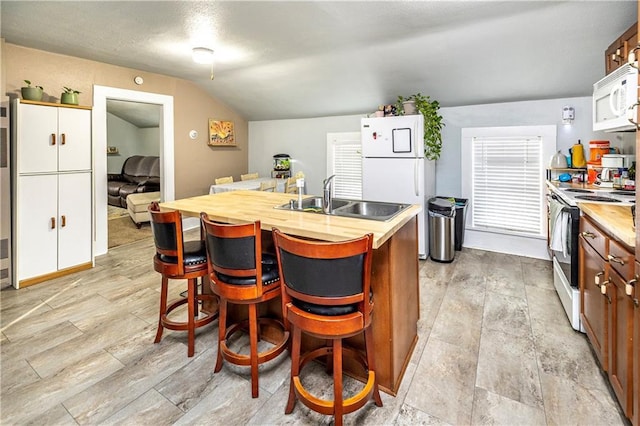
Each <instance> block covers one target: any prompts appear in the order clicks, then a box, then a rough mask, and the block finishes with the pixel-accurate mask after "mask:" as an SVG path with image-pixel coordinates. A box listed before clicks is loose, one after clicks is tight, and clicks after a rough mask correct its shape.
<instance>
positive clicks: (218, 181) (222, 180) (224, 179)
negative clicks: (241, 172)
mask: <svg viewBox="0 0 640 426" xmlns="http://www.w3.org/2000/svg"><path fill="white" fill-rule="evenodd" d="M215 182H216V185H220V184H221V183H233V176H225V177H221V178H217V179H216V180H215Z"/></svg>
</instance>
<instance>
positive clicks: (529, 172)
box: [471, 137, 544, 236]
mask: <svg viewBox="0 0 640 426" xmlns="http://www.w3.org/2000/svg"><path fill="white" fill-rule="evenodd" d="M542 152H543V145H542V138H541V137H505V138H499V137H491V138H480V137H474V138H472V200H473V210H472V218H471V219H472V226H473V227H475V228H485V229H487V230H503V231H510V232H518V233H523V234H528V235H535V236H540V235H542V234H543V232H544V231H543V229H542V228H543V221H542V220H541V212H542V208H541V203H542V200H543V197H542V190H543V187H542V177H543V176H544V173H543V170H542Z"/></svg>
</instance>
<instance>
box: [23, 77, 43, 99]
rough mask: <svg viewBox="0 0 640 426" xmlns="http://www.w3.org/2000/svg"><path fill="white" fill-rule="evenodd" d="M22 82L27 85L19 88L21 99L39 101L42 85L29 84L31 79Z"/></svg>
mask: <svg viewBox="0 0 640 426" xmlns="http://www.w3.org/2000/svg"><path fill="white" fill-rule="evenodd" d="M24 82H25V83H26V84H27V85H26V86H25V87H21V88H20V93H21V94H22V99H25V100H27V101H41V100H42V94H43V90H44V89H43V88H42V86H31V81H29V80H24Z"/></svg>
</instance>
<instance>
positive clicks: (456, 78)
mask: <svg viewBox="0 0 640 426" xmlns="http://www.w3.org/2000/svg"><path fill="white" fill-rule="evenodd" d="M0 7H1V9H0V10H1V13H2V22H1V23H2V27H1V32H0V34H1V36H2V37H3V38H4V39H5V41H6V42H8V43H14V44H18V45H21V46H26V47H32V48H36V49H41V50H46V51H49V52H55V53H60V54H66V55H71V56H76V57H81V58H87V59H91V60H96V61H100V62H105V63H109V64H115V65H120V66H125V67H130V68H135V69H140V70H143V71H148V72H155V73H161V74H166V75H171V76H175V77H179V78H184V79H188V80H192V81H194V82H195V83H197V84H198V85H200V86H201V87H202V89H203V90H206V91H207V92H209V93H210V94H211V95H212V96H214V97H216V98H218V99H220V100H221V101H223V102H225V103H227V104H228V105H230V106H231V107H233V108H234V109H236V110H237V111H238V112H239V113H241V114H243V115H244V116H245V117H246V118H247V119H249V120H267V119H279V118H302V117H320V116H331V115H345V114H359V113H363V112H370V111H373V110H375V109H376V107H377V105H379V104H383V103H391V102H394V101H395V100H396V98H397V96H398V95H405V96H406V95H410V94H413V93H417V92H420V93H422V94H425V95H430V96H431V98H432V99H437V100H438V101H440V103H441V105H443V106H458V105H472V104H483V103H493V102H506V101H517V100H535V99H548V98H559V97H572V96H588V95H590V94H591V91H592V85H593V83H594V82H595V81H597V80H598V79H600V78H602V77H603V75H604V59H603V57H604V50H605V48H606V47H607V46H608V45H609V44H610V43H611V42H612V41H613V40H614V39H616V38H617V37H618V36H619V35H620V34H621V33H622V32H623V31H624V30H626V29H627V28H628V27H629V26H630V25H631V24H632V23H634V22H635V21H636V20H637V2H636V0H618V1H507V2H504V1H411V2H406V1H384V2H378V1H357V2H356V1H338V2H328V1H315V2H311V1H302V2H280V1H278V2H271V1H260V2H237V1H222V2H221V1H216V2H204V1H194V2H187V1H161V2H152V1H136V2H111V1H83V2H67V1H64V2H58V1H15V2H14V1H3V2H2V4H1V6H0ZM199 46H202V47H208V48H211V49H213V50H214V51H215V58H216V59H215V64H214V73H215V78H214V79H213V80H210V67H209V66H208V65H198V64H195V63H194V62H193V61H192V60H191V49H192V48H193V47H199Z"/></svg>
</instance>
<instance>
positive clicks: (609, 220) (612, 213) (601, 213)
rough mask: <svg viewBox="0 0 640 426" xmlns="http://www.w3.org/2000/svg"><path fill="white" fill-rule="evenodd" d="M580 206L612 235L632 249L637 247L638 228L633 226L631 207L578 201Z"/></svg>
mask: <svg viewBox="0 0 640 426" xmlns="http://www.w3.org/2000/svg"><path fill="white" fill-rule="evenodd" d="M578 207H579V208H580V210H582V212H583V213H584V214H586V215H587V216H589V217H590V218H591V219H593V220H595V221H596V222H597V223H598V225H600V226H601V227H602V229H603V230H604V231H606V232H607V233H608V234H609V235H610V236H612V237H614V238H615V239H617V240H618V241H620V242H621V243H624V244H625V245H627V246H629V247H630V248H632V249H633V248H635V246H636V229H635V228H634V227H633V218H632V217H631V207H627V206H614V205H611V204H592V203H578Z"/></svg>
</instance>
